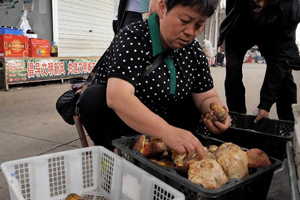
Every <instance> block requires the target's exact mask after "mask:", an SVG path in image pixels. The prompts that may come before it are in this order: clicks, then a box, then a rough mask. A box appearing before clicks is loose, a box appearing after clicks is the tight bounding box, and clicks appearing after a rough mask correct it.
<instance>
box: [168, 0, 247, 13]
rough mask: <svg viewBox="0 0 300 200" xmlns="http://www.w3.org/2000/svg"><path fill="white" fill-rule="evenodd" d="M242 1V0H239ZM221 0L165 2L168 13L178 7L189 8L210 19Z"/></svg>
mask: <svg viewBox="0 0 300 200" xmlns="http://www.w3.org/2000/svg"><path fill="white" fill-rule="evenodd" d="M239 1H242V0H239ZM218 2H219V0H165V3H166V6H167V12H169V11H170V10H171V9H172V8H174V7H175V6H176V5H182V6H189V7H191V8H193V9H194V10H196V11H197V12H199V13H200V14H201V15H202V16H206V17H210V16H212V15H213V14H214V12H215V10H216V9H217V7H218Z"/></svg>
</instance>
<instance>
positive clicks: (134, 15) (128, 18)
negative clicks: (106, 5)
mask: <svg viewBox="0 0 300 200" xmlns="http://www.w3.org/2000/svg"><path fill="white" fill-rule="evenodd" d="M142 20H143V16H142V13H138V12H131V11H126V12H125V15H124V19H123V22H122V24H121V27H120V28H123V27H124V26H126V25H128V24H131V23H132V22H137V21H142Z"/></svg>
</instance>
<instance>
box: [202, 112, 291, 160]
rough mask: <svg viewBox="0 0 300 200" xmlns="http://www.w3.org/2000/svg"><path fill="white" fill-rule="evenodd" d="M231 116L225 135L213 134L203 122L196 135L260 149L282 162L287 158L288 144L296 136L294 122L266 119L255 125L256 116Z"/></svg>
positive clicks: (235, 114)
mask: <svg viewBox="0 0 300 200" xmlns="http://www.w3.org/2000/svg"><path fill="white" fill-rule="evenodd" d="M229 114H230V116H231V119H232V121H231V126H230V127H229V128H228V130H227V131H225V132H224V133H221V134H213V133H211V132H210V131H209V130H208V129H207V128H206V127H205V125H204V124H203V123H202V122H200V123H199V125H198V128H197V130H196V133H197V134H203V135H208V136H211V137H213V138H217V139H219V140H222V141H226V142H233V143H235V144H238V145H240V146H242V147H245V148H249V149H250V148H259V149H261V150H263V151H265V152H266V153H267V154H268V155H269V156H272V157H275V158H278V159H280V160H283V159H284V158H286V142H287V141H292V139H293V136H294V123H293V122H291V121H284V120H274V119H267V118H264V119H262V120H260V121H259V122H258V123H254V119H255V118H256V116H254V115H246V114H240V113H235V112H230V113H229Z"/></svg>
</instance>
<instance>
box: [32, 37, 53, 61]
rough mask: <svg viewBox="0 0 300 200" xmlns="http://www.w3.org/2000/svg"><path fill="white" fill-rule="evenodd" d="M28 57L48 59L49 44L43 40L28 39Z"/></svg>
mask: <svg viewBox="0 0 300 200" xmlns="http://www.w3.org/2000/svg"><path fill="white" fill-rule="evenodd" d="M29 56H30V57H50V42H49V41H48V40H44V39H35V38H30V39H29Z"/></svg>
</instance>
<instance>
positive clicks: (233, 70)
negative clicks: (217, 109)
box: [225, 36, 254, 113]
mask: <svg viewBox="0 0 300 200" xmlns="http://www.w3.org/2000/svg"><path fill="white" fill-rule="evenodd" d="M240 38H241V37H235V36H232V37H228V38H226V41H225V56H226V77H225V95H226V102H227V106H228V108H229V110H230V111H234V112H239V113H247V109H246V98H245V86H244V83H243V70H242V66H243V60H244V56H245V54H246V52H247V50H248V49H250V48H251V47H252V46H253V45H254V43H252V42H250V41H249V40H245V37H243V40H242V39H240Z"/></svg>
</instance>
